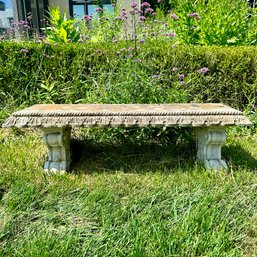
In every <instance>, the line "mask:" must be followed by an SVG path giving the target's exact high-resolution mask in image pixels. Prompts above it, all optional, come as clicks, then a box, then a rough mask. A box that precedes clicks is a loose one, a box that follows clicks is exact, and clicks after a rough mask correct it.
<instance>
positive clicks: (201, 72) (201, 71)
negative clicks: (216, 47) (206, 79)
mask: <svg viewBox="0 0 257 257" xmlns="http://www.w3.org/2000/svg"><path fill="white" fill-rule="evenodd" d="M208 71H209V68H206V67H203V68H201V69H199V70H198V71H197V72H198V73H200V74H202V75H204V74H206V73H207V72H208Z"/></svg>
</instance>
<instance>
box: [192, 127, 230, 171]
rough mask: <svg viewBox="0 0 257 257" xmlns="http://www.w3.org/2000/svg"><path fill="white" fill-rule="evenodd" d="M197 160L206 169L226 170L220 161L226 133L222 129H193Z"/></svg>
mask: <svg viewBox="0 0 257 257" xmlns="http://www.w3.org/2000/svg"><path fill="white" fill-rule="evenodd" d="M195 135H196V148H197V159H198V160H199V161H200V162H201V163H202V164H204V166H205V167H206V169H214V170H222V169H227V168H228V167H227V164H226V162H225V161H224V160H222V159H221V146H222V145H223V144H224V143H225V140H226V133H225V130H224V128H222V127H210V128H208V127H202V128H196V129H195Z"/></svg>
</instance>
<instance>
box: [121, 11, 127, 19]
mask: <svg viewBox="0 0 257 257" xmlns="http://www.w3.org/2000/svg"><path fill="white" fill-rule="evenodd" d="M121 16H122V17H123V18H125V19H127V18H128V15H127V13H126V12H125V11H122V12H121Z"/></svg>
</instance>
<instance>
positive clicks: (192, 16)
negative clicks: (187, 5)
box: [188, 12, 201, 20]
mask: <svg viewBox="0 0 257 257" xmlns="http://www.w3.org/2000/svg"><path fill="white" fill-rule="evenodd" d="M188 17H191V18H196V19H197V20H200V19H201V17H200V16H199V14H198V13H197V12H193V13H190V14H189V15H188Z"/></svg>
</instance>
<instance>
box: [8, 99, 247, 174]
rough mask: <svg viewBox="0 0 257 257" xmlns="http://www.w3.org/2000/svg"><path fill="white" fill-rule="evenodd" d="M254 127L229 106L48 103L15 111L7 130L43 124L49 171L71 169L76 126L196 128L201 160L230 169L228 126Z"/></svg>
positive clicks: (212, 167)
mask: <svg viewBox="0 0 257 257" xmlns="http://www.w3.org/2000/svg"><path fill="white" fill-rule="evenodd" d="M232 125H243V126H248V125H252V123H251V122H250V120H249V119H248V118H246V117H245V116H244V115H243V114H242V112H240V111H237V110H235V109H232V108H231V107H228V106H225V105H223V104H212V103H208V104H194V103H190V104H67V105H65V104H56V105H54V104H43V105H34V106H32V107H30V108H27V109H25V110H22V111H18V112H15V113H13V114H12V116H11V117H9V118H8V119H7V120H6V121H5V123H4V124H3V127H4V128H14V127H17V128H26V127H32V128H40V129H42V130H43V132H44V135H43V141H44V143H45V144H46V146H47V147H48V151H49V153H48V160H47V161H46V163H45V164H44V169H45V170H46V171H52V172H53V171H67V170H69V167H70V163H71V150H70V133H71V128H75V127H105V126H112V127H121V126H124V127H131V126H137V127H144V126H153V127H156V126H166V127H193V128H194V130H195V136H196V148H197V159H198V160H199V161H200V162H201V163H203V164H204V165H205V167H206V168H207V169H215V170H220V169H226V168H227V164H226V162H225V161H224V160H222V159H221V146H222V144H223V143H224V142H225V139H226V134H225V128H226V127H227V126H232Z"/></svg>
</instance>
